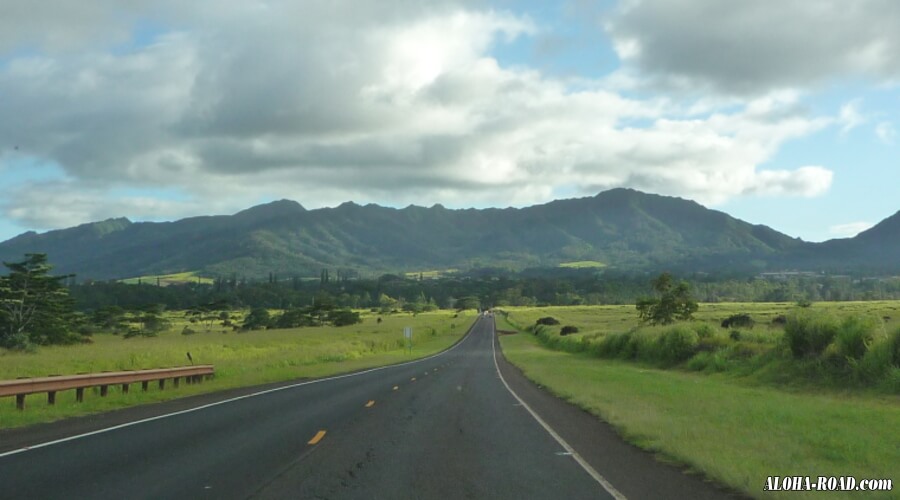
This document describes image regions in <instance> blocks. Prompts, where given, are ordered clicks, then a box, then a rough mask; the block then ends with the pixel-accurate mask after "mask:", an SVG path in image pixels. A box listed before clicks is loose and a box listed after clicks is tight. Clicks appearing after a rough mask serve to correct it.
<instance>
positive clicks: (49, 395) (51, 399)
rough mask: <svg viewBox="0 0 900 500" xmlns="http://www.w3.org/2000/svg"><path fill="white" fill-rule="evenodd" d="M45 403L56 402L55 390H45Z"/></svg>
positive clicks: (51, 403)
mask: <svg viewBox="0 0 900 500" xmlns="http://www.w3.org/2000/svg"><path fill="white" fill-rule="evenodd" d="M47 404H48V405H55V404H56V391H49V392H47Z"/></svg>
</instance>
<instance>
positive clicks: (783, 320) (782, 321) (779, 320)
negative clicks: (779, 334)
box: [772, 314, 787, 326]
mask: <svg viewBox="0 0 900 500" xmlns="http://www.w3.org/2000/svg"><path fill="white" fill-rule="evenodd" d="M772 324H773V325H781V326H784V325H786V324H787V316H785V315H784V314H779V315H778V316H775V317H774V318H772Z"/></svg>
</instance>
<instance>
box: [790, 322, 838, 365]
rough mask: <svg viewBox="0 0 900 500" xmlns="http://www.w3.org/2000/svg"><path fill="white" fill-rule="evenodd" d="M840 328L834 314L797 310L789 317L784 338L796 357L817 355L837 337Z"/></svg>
mask: <svg viewBox="0 0 900 500" xmlns="http://www.w3.org/2000/svg"><path fill="white" fill-rule="evenodd" d="M840 328H841V324H840V323H839V322H838V320H837V319H835V317H834V316H832V315H829V314H824V313H821V312H819V313H816V314H813V313H812V312H811V311H809V310H797V311H795V312H794V313H792V314H791V315H790V316H789V317H788V318H787V322H786V323H785V325H784V339H785V341H786V342H787V345H788V347H790V349H791V354H793V355H794V357H795V358H802V357H816V356H820V355H821V354H822V353H823V352H824V351H825V348H826V347H828V344H830V343H831V342H832V341H833V340H834V339H835V337H837V334H838V331H840Z"/></svg>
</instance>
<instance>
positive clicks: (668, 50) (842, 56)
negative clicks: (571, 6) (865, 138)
mask: <svg viewBox="0 0 900 500" xmlns="http://www.w3.org/2000/svg"><path fill="white" fill-rule="evenodd" d="M897 19H900V3H897V2H895V1H893V0H856V1H853V2H846V1H842V0H817V1H809V0H781V1H779V2H727V3H726V2H722V1H720V0H641V1H624V2H622V3H621V4H620V7H619V9H618V11H617V13H616V14H615V15H613V16H611V17H610V18H609V19H608V20H607V21H606V24H605V25H606V29H607V31H608V32H609V33H610V35H611V36H612V38H613V43H614V47H615V48H616V49H617V51H618V54H619V57H620V58H622V59H623V60H624V61H625V62H626V63H627V64H629V65H634V66H636V67H638V68H640V69H641V71H642V72H644V73H645V74H646V75H650V76H654V77H656V78H657V79H658V81H659V83H664V84H666V85H669V86H676V87H681V88H685V89H690V90H693V91H697V90H700V91H702V90H704V89H708V88H711V89H713V90H716V91H719V92H724V93H728V94H743V95H746V94H758V93H765V92H768V91H771V90H773V89H781V88H810V87H812V86H815V85H818V84H820V83H822V82H826V81H829V80H838V79H842V78H845V77H857V76H862V77H864V78H869V79H872V80H874V81H876V82H891V81H893V82H896V81H897V80H898V78H900V30H898V29H897V27H898V26H897Z"/></svg>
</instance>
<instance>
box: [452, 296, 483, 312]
mask: <svg viewBox="0 0 900 500" xmlns="http://www.w3.org/2000/svg"><path fill="white" fill-rule="evenodd" d="M480 307H481V301H480V300H478V297H474V296H471V295H470V296H468V297H462V298H460V299H457V301H456V310H457V311H465V310H466V309H479V308H480Z"/></svg>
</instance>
